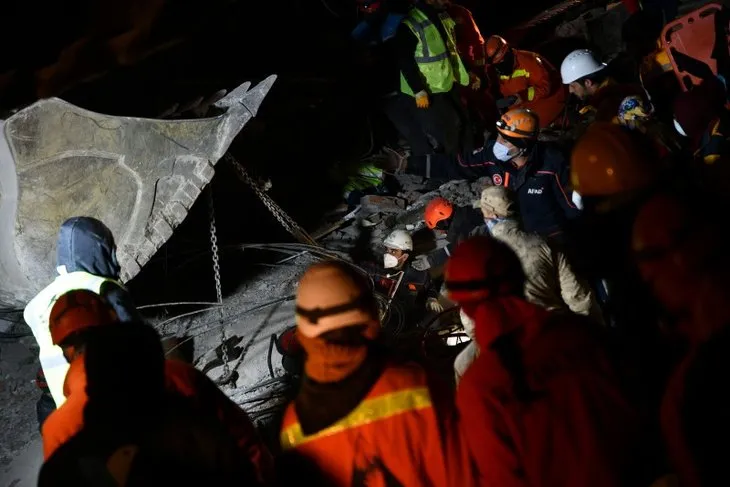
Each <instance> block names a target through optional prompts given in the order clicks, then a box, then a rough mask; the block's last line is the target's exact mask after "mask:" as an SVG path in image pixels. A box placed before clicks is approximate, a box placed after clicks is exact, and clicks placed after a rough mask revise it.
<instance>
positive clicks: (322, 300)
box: [296, 261, 380, 339]
mask: <svg viewBox="0 0 730 487" xmlns="http://www.w3.org/2000/svg"><path fill="white" fill-rule="evenodd" d="M296 322H297V332H298V333H300V334H301V335H303V336H304V337H307V338H315V337H318V336H320V335H322V334H324V333H327V332H329V331H332V330H337V329H341V328H347V327H352V326H360V327H362V328H363V336H365V337H366V338H370V339H374V338H376V337H377V336H378V334H379V332H380V320H379V318H378V307H377V303H376V301H375V297H374V296H373V293H372V290H371V289H370V286H369V285H368V282H367V280H366V278H365V277H364V276H363V275H361V274H360V273H359V272H358V271H356V270H355V269H353V268H352V266H350V265H349V264H347V263H345V262H339V261H327V262H321V263H318V264H315V265H313V266H311V267H310V268H309V269H307V271H306V272H305V273H304V275H303V276H302V278H301V280H300V281H299V288H298V289H297V297H296Z"/></svg>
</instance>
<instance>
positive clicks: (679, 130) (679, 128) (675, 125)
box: [674, 118, 687, 137]
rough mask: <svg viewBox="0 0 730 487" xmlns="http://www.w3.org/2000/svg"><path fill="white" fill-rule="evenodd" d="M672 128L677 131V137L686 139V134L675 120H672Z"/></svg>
mask: <svg viewBox="0 0 730 487" xmlns="http://www.w3.org/2000/svg"><path fill="white" fill-rule="evenodd" d="M674 128H675V129H676V130H677V132H679V135H681V136H682V137H687V134H686V133H685V132H684V129H683V128H682V126H681V125H679V122H677V119H676V118H675V119H674Z"/></svg>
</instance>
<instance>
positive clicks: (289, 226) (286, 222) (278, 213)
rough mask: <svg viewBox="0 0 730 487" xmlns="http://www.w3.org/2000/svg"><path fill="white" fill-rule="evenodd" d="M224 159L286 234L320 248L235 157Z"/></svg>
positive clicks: (227, 156)
mask: <svg viewBox="0 0 730 487" xmlns="http://www.w3.org/2000/svg"><path fill="white" fill-rule="evenodd" d="M224 159H225V160H226V161H227V162H228V163H230V164H231V165H232V166H233V168H234V169H235V170H236V172H237V173H238V178H239V179H240V180H241V181H243V182H244V183H246V184H248V185H249V186H250V187H251V189H252V190H253V192H254V193H256V196H258V197H259V199H260V200H261V202H262V203H263V204H264V206H266V208H267V209H268V210H269V211H270V212H271V214H272V215H274V218H276V219H277V221H278V222H279V223H280V224H281V226H282V227H284V229H285V230H286V231H287V232H289V233H290V234H292V236H293V237H294V238H296V239H297V240H298V241H299V242H301V243H304V244H307V245H313V246H316V247H320V245H319V244H318V243H317V241H316V240H315V239H314V238H312V236H311V235H309V234H308V233H307V231H306V230H304V229H303V228H302V227H300V226H299V224H297V222H295V221H294V220H292V218H291V217H290V216H289V215H287V214H286V212H285V211H284V210H282V209H281V207H280V206H279V205H277V204H276V203H275V202H274V200H272V199H271V197H270V196H269V195H268V194H266V192H265V191H264V190H263V189H261V186H260V185H259V184H258V183H257V182H256V181H254V179H253V178H252V177H251V176H250V175H249V174H248V171H246V169H245V168H244V167H243V165H242V164H241V163H240V162H238V161H237V160H236V158H235V157H233V156H232V155H231V154H230V153H227V154H226V155H225V156H224Z"/></svg>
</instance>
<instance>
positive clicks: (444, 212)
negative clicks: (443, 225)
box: [424, 197, 454, 230]
mask: <svg viewBox="0 0 730 487" xmlns="http://www.w3.org/2000/svg"><path fill="white" fill-rule="evenodd" d="M453 214H454V205H452V204H451V202H450V201H449V200H447V199H446V198H441V197H438V198H434V199H432V200H431V201H430V202H429V203H428V205H426V212H425V215H424V220H425V221H426V226H427V227H428V228H430V229H431V230H433V229H434V228H436V225H438V224H439V222H440V221H443V220H448V219H449V218H451V215H453Z"/></svg>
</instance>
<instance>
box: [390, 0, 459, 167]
mask: <svg viewBox="0 0 730 487" xmlns="http://www.w3.org/2000/svg"><path fill="white" fill-rule="evenodd" d="M454 29H455V24H454V21H453V19H451V18H450V17H449V16H448V14H447V13H446V12H445V3H444V2H443V0H426V1H418V2H416V4H415V6H414V7H413V8H412V9H411V10H410V12H409V13H408V16H407V17H406V18H405V19H404V20H403V22H402V24H401V25H400V27H399V28H398V31H397V33H396V37H395V42H396V46H397V50H398V62H399V66H400V71H401V85H400V87H401V92H402V93H404V94H405V95H407V96H409V97H412V101H413V103H412V104H411V106H410V109H411V110H412V111H411V113H412V114H413V116H414V117H415V118H416V120H418V121H419V123H420V125H421V129H422V131H423V132H424V133H426V134H428V135H430V136H431V137H433V138H434V139H435V140H436V142H437V143H438V145H439V147H440V149H441V150H442V151H443V152H444V153H446V154H456V153H458V151H459V150H460V149H461V147H462V145H464V146H467V147H468V146H469V140H468V139H469V138H468V137H465V134H466V129H467V120H466V113H465V111H464V109H463V107H462V106H461V101H460V100H459V98H458V94H457V91H456V89H455V85H457V86H458V85H461V86H467V85H468V84H469V74H468V73H467V71H466V68H465V67H464V64H463V63H462V61H461V58H460V57H459V54H458V52H457V50H456V39H455V35H454Z"/></svg>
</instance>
